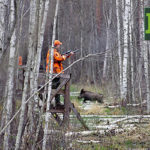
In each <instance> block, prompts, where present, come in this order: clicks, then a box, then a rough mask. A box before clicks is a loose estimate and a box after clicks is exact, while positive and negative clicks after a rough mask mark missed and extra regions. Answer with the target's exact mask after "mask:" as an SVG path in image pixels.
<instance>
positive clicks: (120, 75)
mask: <svg viewBox="0 0 150 150" xmlns="http://www.w3.org/2000/svg"><path fill="white" fill-rule="evenodd" d="M119 8H120V0H116V16H117V34H118V36H117V39H118V40H117V41H118V57H119V58H118V60H119V61H118V62H119V89H120V92H121V91H122V86H121V85H122V59H121V58H122V57H121V23H120V15H119V14H120V10H119ZM120 95H121V93H120Z"/></svg>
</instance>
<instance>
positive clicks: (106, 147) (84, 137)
mask: <svg viewBox="0 0 150 150" xmlns="http://www.w3.org/2000/svg"><path fill="white" fill-rule="evenodd" d="M82 88H84V89H85V90H89V91H93V92H97V93H101V94H104V103H103V104H100V103H98V102H87V103H83V100H82V99H80V100H79V99H78V98H77V95H78V94H79V92H80V90H81V89H82ZM70 92H75V93H76V92H77V93H78V94H77V95H76V96H71V101H72V102H73V103H74V105H75V107H76V108H77V110H78V111H79V112H80V114H81V116H82V118H83V120H84V121H85V123H86V124H87V125H88V127H89V128H90V130H89V131H86V130H85V129H84V128H83V127H82V125H81V124H80V122H79V121H78V120H77V118H76V117H75V116H74V114H73V113H71V115H70V128H69V130H67V133H66V131H65V133H63V134H65V135H66V137H67V140H69V142H68V143H69V144H68V145H69V146H70V143H71V147H72V148H74V149H75V150H113V149H115V150H126V149H127V150H128V149H138V150H140V149H141V150H147V149H148V148H150V115H146V114H145V113H144V111H142V110H143V109H144V110H146V108H144V106H143V107H141V106H138V107H132V106H128V107H125V106H124V107H122V106H120V107H108V106H111V105H118V104H119V103H120V100H119V99H114V98H113V96H112V95H111V92H110V91H109V90H105V89H102V88H98V87H91V86H83V85H82V86H81V85H71V89H70ZM16 104H17V108H19V106H20V101H18V102H17V103H16ZM1 110H2V106H1V107H0V112H1ZM60 117H62V116H60ZM53 121H54V120H53ZM50 122H52V121H50ZM56 124H57V123H56V122H55V121H54V122H53V125H54V129H53V128H52V129H53V131H55V130H56V131H61V130H60V127H59V126H58V125H56ZM68 135H69V136H68ZM55 136H56V135H54V138H55ZM61 136H62V135H61ZM62 137H63V138H64V136H62ZM62 140H64V139H62ZM56 143H57V142H56ZM60 145H61V144H60ZM60 147H61V146H60Z"/></svg>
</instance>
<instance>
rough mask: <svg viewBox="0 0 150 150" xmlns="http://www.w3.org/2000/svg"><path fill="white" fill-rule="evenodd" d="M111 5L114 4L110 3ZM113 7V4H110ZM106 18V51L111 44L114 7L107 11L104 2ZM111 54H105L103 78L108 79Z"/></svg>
mask: <svg viewBox="0 0 150 150" xmlns="http://www.w3.org/2000/svg"><path fill="white" fill-rule="evenodd" d="M109 3H112V2H111V1H109ZM110 5H111V4H110ZM104 6H105V7H104V17H105V20H106V50H108V49H110V43H111V28H110V27H111V23H112V7H110V8H109V10H107V9H106V8H107V3H106V2H104ZM109 53H110V52H107V51H106V53H105V58H104V67H103V78H106V76H107V67H108V57H109Z"/></svg>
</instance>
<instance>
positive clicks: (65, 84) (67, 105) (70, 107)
mask: <svg viewBox="0 0 150 150" xmlns="http://www.w3.org/2000/svg"><path fill="white" fill-rule="evenodd" d="M25 69H26V67H25V66H20V67H19V68H18V79H17V84H18V85H17V88H18V90H23V82H24V75H25ZM53 76H56V74H53ZM57 77H59V78H60V81H61V82H60V85H59V86H58V87H57V89H52V95H51V101H52V99H53V98H54V97H55V96H56V95H57V94H60V95H62V96H63V100H64V101H63V107H62V108H57V107H56V108H51V109H50V113H51V114H52V116H53V117H54V118H55V120H56V121H57V122H58V124H59V125H60V126H69V118H70V112H71V111H73V113H74V114H75V115H76V117H77V119H78V120H79V121H80V122H81V124H82V125H83V127H84V128H85V129H88V127H87V126H86V124H85V122H84V121H83V119H82V118H81V116H80V113H79V112H78V111H77V109H76V108H75V106H74V104H73V103H71V101H70V79H71V75H70V74H60V75H58V76H57ZM46 79H47V74H46V73H45V72H43V71H40V73H39V79H38V84H39V86H43V85H44V84H45V83H46ZM40 93H41V94H43V93H44V89H42V90H40ZM47 94H48V91H47ZM59 113H61V114H63V119H61V118H60V117H59V115H58V114H59Z"/></svg>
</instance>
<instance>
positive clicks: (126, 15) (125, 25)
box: [121, 0, 130, 99]
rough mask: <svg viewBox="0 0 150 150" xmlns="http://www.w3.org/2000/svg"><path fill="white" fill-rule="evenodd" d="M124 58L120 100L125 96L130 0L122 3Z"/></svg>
mask: <svg viewBox="0 0 150 150" xmlns="http://www.w3.org/2000/svg"><path fill="white" fill-rule="evenodd" d="M124 7H125V10H124V20H123V28H124V56H123V79H122V88H121V89H122V91H121V98H122V99H126V96H127V66H128V25H129V24H128V23H129V14H130V0H125V3H124Z"/></svg>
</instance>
